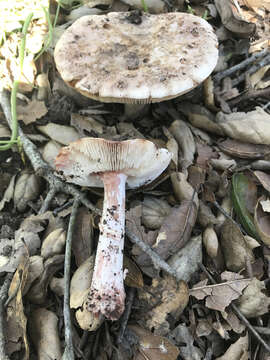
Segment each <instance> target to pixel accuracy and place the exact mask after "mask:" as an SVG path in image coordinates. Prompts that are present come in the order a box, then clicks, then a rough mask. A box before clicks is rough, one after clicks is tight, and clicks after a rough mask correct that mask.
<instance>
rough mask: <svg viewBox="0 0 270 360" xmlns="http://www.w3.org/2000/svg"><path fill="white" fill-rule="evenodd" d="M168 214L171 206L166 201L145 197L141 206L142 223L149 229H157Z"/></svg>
mask: <svg viewBox="0 0 270 360" xmlns="http://www.w3.org/2000/svg"><path fill="white" fill-rule="evenodd" d="M170 212H171V206H170V205H169V204H168V203H167V201H165V200H163V199H159V198H156V197H152V196H146V197H145V198H144V200H143V204H142V223H143V225H144V226H146V227H147V228H149V229H159V228H160V226H161V225H162V224H163V222H164V219H165V218H166V216H168V215H169V213H170Z"/></svg>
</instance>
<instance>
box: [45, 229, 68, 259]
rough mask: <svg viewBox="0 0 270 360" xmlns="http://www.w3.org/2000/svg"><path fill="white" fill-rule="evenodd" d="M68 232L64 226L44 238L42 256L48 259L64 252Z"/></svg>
mask: <svg viewBox="0 0 270 360" xmlns="http://www.w3.org/2000/svg"><path fill="white" fill-rule="evenodd" d="M65 243H66V232H65V230H64V229H62V228H58V229H55V230H54V231H52V232H51V233H50V234H49V235H48V236H47V237H46V238H45V239H44V240H43V243H42V247H41V256H42V257H43V258H44V259H48V258H49V257H52V256H54V255H57V254H61V253H63V252H64V247H65Z"/></svg>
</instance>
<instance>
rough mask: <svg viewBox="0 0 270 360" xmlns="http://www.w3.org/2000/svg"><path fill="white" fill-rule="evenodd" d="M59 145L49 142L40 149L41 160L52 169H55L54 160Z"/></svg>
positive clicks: (52, 141)
mask: <svg viewBox="0 0 270 360" xmlns="http://www.w3.org/2000/svg"><path fill="white" fill-rule="evenodd" d="M60 149H61V145H60V144H58V142H56V141H54V140H50V141H48V142H47V144H46V145H45V146H44V148H43V149H42V156H43V159H44V160H45V161H46V162H47V163H48V164H49V165H50V166H51V167H52V168H53V169H54V167H55V164H54V162H55V158H56V156H57V155H58V154H59V151H60Z"/></svg>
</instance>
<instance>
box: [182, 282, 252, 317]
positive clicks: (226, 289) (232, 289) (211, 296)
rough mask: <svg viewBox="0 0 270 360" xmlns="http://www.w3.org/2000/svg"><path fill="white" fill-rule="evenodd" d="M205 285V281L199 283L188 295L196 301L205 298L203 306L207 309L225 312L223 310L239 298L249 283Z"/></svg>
mask: <svg viewBox="0 0 270 360" xmlns="http://www.w3.org/2000/svg"><path fill="white" fill-rule="evenodd" d="M206 283H207V281H206V282H205V280H203V281H201V282H199V283H198V284H197V285H195V286H194V287H193V288H192V289H191V290H189V294H190V295H192V296H195V297H196V299H198V300H202V299H205V298H206V302H205V305H206V306H207V307H208V308H209V309H214V310H218V311H225V308H226V307H227V306H229V305H230V303H231V302H232V301H233V300H235V299H238V298H239V296H241V294H242V291H243V289H245V288H246V287H247V286H248V284H249V283H250V279H239V280H233V281H227V282H225V283H221V284H215V285H206Z"/></svg>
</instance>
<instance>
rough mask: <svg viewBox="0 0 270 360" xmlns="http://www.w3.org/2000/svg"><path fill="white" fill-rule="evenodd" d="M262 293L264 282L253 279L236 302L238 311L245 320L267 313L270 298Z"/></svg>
mask: <svg viewBox="0 0 270 360" xmlns="http://www.w3.org/2000/svg"><path fill="white" fill-rule="evenodd" d="M264 291H265V285H264V282H263V281H259V280H258V279H256V278H254V279H253V280H252V281H251V282H250V284H249V285H248V287H247V288H246V289H245V290H244V292H243V295H242V296H241V297H240V298H239V299H238V300H237V305H238V307H239V310H240V311H241V312H242V313H243V314H244V315H245V316H246V317H247V318H252V317H257V316H261V315H263V314H266V313H268V311H269V306H270V298H269V297H268V296H266V295H265V294H264Z"/></svg>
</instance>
